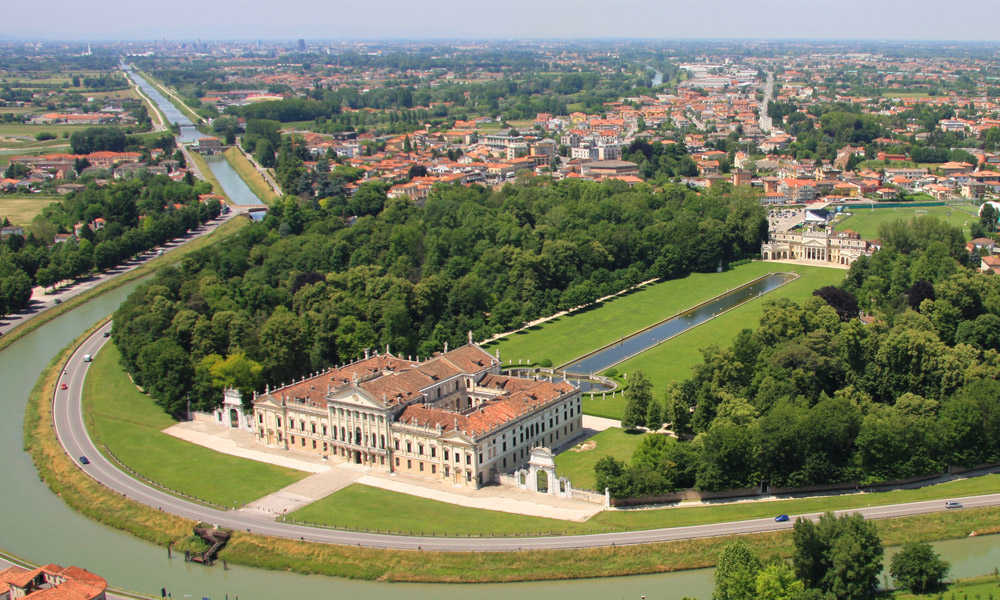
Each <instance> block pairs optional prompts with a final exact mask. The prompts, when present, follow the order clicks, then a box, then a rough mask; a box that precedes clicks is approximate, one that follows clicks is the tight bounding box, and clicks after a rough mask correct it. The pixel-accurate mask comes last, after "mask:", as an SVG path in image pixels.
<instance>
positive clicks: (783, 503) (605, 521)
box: [590, 475, 1000, 539]
mask: <svg viewBox="0 0 1000 600" xmlns="http://www.w3.org/2000/svg"><path fill="white" fill-rule="evenodd" d="M998 491H1000V475H983V476H981V477H972V478H969V479H960V480H957V481H949V482H947V483H941V484H938V485H931V486H927V487H923V488H920V489H915V490H894V491H891V492H875V493H871V494H845V495H842V496H822V497H816V498H795V499H792V500H769V501H765V502H739V503H732V504H716V505H712V506H695V507H691V508H670V509H657V510H622V511H606V512H603V513H601V514H599V515H596V516H595V517H594V518H592V519H591V520H590V521H591V522H592V523H593V524H595V525H598V526H604V527H610V528H612V529H616V530H635V529H656V528H659V527H682V526H685V525H704V524H707V523H725V522H728V521H743V520H746V519H766V518H769V517H774V516H776V515H780V514H787V515H789V516H791V517H792V518H794V517H795V515H799V514H806V513H813V512H823V511H827V510H843V509H850V508H864V507H868V506H884V505H886V504H900V503H903V502H918V501H922V500H942V501H943V500H946V499H949V498H955V497H960V496H977V495H980V494H995V493H997V492H998ZM952 512H961V511H952ZM993 525H994V526H995V525H996V524H995V523H994V524H993ZM939 539H943V538H939Z"/></svg>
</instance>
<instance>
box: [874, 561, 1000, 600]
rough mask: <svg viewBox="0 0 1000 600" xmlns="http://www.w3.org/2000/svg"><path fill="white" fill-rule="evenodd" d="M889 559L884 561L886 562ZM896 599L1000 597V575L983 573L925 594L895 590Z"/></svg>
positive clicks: (979, 599)
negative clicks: (981, 575) (980, 575)
mask: <svg viewBox="0 0 1000 600" xmlns="http://www.w3.org/2000/svg"><path fill="white" fill-rule="evenodd" d="M888 562H889V561H886V564H888ZM892 597H893V598H895V599H896V600H914V599H916V598H926V599H927V600H930V599H932V598H934V599H937V598H942V599H943V598H955V599H956V600H957V599H958V598H962V600H966V599H968V598H975V599H978V600H986V599H987V598H1000V577H997V576H996V575H985V576H983V577H974V578H971V579H962V580H961V581H955V582H953V583H949V584H946V585H945V586H944V587H943V588H942V589H940V590H935V591H933V592H930V593H927V594H911V593H910V592H907V591H903V590H900V591H897V592H895V593H894V594H893V595H892Z"/></svg>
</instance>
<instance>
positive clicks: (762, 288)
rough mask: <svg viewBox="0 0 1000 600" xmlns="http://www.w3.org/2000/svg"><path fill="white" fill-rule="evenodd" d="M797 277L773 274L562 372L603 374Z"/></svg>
mask: <svg viewBox="0 0 1000 600" xmlns="http://www.w3.org/2000/svg"><path fill="white" fill-rule="evenodd" d="M795 277H796V276H795V274H793V273H770V274H768V275H765V276H764V277H761V278H759V279H757V280H755V281H752V282H750V283H748V284H746V285H743V286H741V287H738V288H736V289H735V290H732V291H730V292H727V293H725V294H723V295H721V296H719V297H717V298H713V299H712V300H709V301H708V302H705V303H704V304H699V305H698V306H696V307H694V308H692V309H690V310H687V311H685V312H682V313H680V314H679V315H676V316H673V317H671V318H669V319H667V320H666V321H662V322H660V323H658V324H656V325H653V326H652V327H648V328H646V329H643V330H642V331H640V332H638V333H635V334H632V335H630V336H628V337H625V336H622V339H621V341H619V342H616V343H614V344H610V345H608V346H605V347H604V348H601V349H599V350H597V351H595V352H592V353H590V354H587V355H586V356H584V357H582V358H579V359H577V360H575V361H572V362H569V363H567V364H565V365H563V366H561V367H559V369H560V370H562V371H566V372H569V373H572V374H576V375H595V374H597V375H600V374H601V373H602V372H603V371H604V370H605V369H608V368H609V367H612V366H614V365H617V364H618V363H620V362H623V361H626V360H628V359H630V358H632V357H633V356H636V355H637V354H641V353H643V352H645V351H646V350H649V349H650V348H652V347H654V346H657V345H659V344H662V343H663V342H665V341H667V340H669V339H670V338H672V337H674V336H677V335H680V334H682V333H684V332H685V331H687V330H689V329H692V328H694V327H697V326H699V325H701V324H702V323H704V322H706V321H709V320H711V319H712V318H714V317H717V316H719V315H721V314H722V313H724V312H726V311H728V310H732V309H734V308H736V307H737V306H739V305H741V304H744V303H746V302H749V301H751V300H753V299H754V298H758V297H760V296H763V295H764V294H766V293H768V292H770V291H772V290H775V289H777V288H779V287H781V286H783V285H785V284H786V283H788V282H789V281H792V280H793V279H795Z"/></svg>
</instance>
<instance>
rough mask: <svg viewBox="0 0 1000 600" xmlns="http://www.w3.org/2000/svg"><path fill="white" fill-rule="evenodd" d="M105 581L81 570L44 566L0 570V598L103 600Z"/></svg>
mask: <svg viewBox="0 0 1000 600" xmlns="http://www.w3.org/2000/svg"><path fill="white" fill-rule="evenodd" d="M107 589H108V582H107V581H105V579H104V578H103V577H101V576H100V575H95V574H93V573H91V572H89V571H87V570H86V569H81V568H80V567H65V568H63V567H60V566H59V565H56V564H49V565H45V566H44V567H39V568H37V569H33V570H28V569H24V568H22V567H17V566H14V567H8V568H6V569H3V570H2V571H0V599H3V600H6V599H8V598H9V599H17V600H22V599H23V600H104V599H105V598H106V597H107V596H106V591H107Z"/></svg>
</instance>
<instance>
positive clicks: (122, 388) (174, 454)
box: [83, 344, 308, 506]
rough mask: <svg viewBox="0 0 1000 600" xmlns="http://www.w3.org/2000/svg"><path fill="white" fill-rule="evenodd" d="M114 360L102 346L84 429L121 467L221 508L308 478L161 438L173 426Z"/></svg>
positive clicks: (111, 349) (114, 352) (113, 352)
mask: <svg viewBox="0 0 1000 600" xmlns="http://www.w3.org/2000/svg"><path fill="white" fill-rule="evenodd" d="M120 358H121V353H120V352H119V351H118V348H117V347H115V345H114V344H107V345H106V346H104V349H102V350H101V352H100V353H99V354H98V355H97V356H95V357H94V361H93V362H92V363H91V365H90V371H89V373H88V377H87V382H86V384H85V386H84V390H83V391H84V393H83V409H84V414H85V415H86V419H87V430H88V431H89V432H90V436H91V438H92V439H93V440H94V443H95V444H97V446H98V447H99V448H102V452H104V449H103V447H102V446H104V445H106V446H107V447H108V448H110V450H111V451H112V452H113V453H114V454H115V456H117V457H118V459H119V460H120V461H121V462H122V463H124V464H125V465H127V466H128V467H129V468H131V469H133V470H135V471H137V472H139V473H142V474H143V476H145V477H147V478H148V479H150V480H152V481H155V482H157V483H158V484H159V485H160V486H163V487H166V488H168V489H171V490H176V491H177V492H180V493H182V494H184V495H186V496H189V497H192V498H198V499H201V500H204V501H207V502H209V503H212V504H216V505H221V506H233V505H239V506H242V505H243V504H246V503H248V502H251V501H253V500H256V499H257V498H261V497H263V496H266V495H268V494H270V493H272V492H276V491H278V490H279V489H281V488H283V487H285V486H288V485H291V484H292V483H294V482H296V481H298V480H300V479H302V478H304V477H306V476H307V475H308V473H306V472H304V471H296V470H293V469H286V468H283V467H278V466H275V465H269V464H267V463H261V462H257V461H253V460H248V459H244V458H237V457H235V456H230V455H228V454H222V453H219V452H215V451H213V450H209V449H208V448H204V447H202V446H198V445H196V444H192V443H190V442H185V441H183V440H179V439H177V438H175V437H173V436H171V435H168V434H166V433H163V431H162V430H163V429H165V428H167V427H170V426H171V425H174V424H176V421H174V420H173V419H172V418H171V417H170V416H169V415H167V414H166V413H164V412H163V409H161V408H160V407H158V406H157V405H156V403H155V402H153V399H152V398H150V397H149V396H147V395H146V394H143V393H142V392H140V391H139V390H138V389H137V388H136V387H135V385H134V384H133V383H132V382H131V381H130V380H129V378H128V375H127V374H126V373H125V371H124V369H122V367H121V365H120V364H119V360H120ZM104 453H105V454H107V453H106V452H104Z"/></svg>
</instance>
